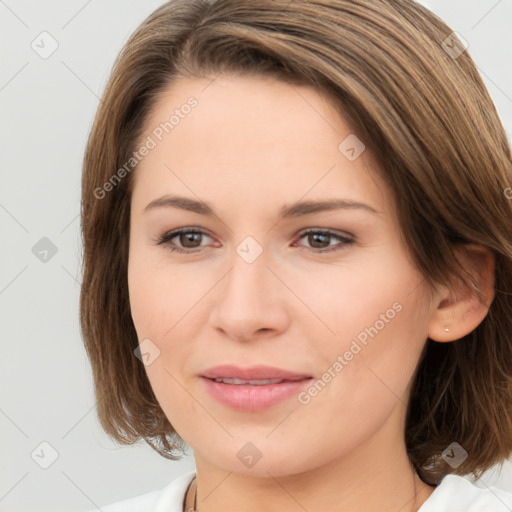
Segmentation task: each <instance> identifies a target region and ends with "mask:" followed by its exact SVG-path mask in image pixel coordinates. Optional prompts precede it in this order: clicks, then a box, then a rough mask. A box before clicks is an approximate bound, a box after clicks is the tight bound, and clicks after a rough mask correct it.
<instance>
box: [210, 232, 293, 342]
mask: <svg viewBox="0 0 512 512" xmlns="http://www.w3.org/2000/svg"><path fill="white" fill-rule="evenodd" d="M270 259H271V258H270V253H269V252H267V251H266V250H265V249H264V248H263V246H262V245H261V244H260V243H259V242H258V241H257V240H256V239H255V238H254V237H246V238H244V239H243V240H242V242H240V243H239V244H238V246H236V247H235V253H234V254H233V255H232V257H231V259H230V271H229V272H228V274H227V275H226V277H225V282H224V284H223V285H222V286H221V288H220V292H219V294H218V297H217V301H216V303H215V306H214V315H213V324H214V327H217V328H221V329H222V330H223V331H224V332H225V333H226V334H229V335H230V336H233V337H236V338H250V337H251V336H252V335H254V334H255V333H256V331H258V330H261V329H265V330H267V329H271V330H276V329H277V330H280V329H282V328H283V327H284V324H285V323H286V319H287V314H286V312H285V309H284V307H283V306H284V304H283V303H282V301H281V299H282V293H280V292H279V290H278V287H279V286H282V283H280V282H279V280H278V279H276V277H275V276H274V275H273V273H272V272H271V271H270V270H269V269H268V268H267V266H271V265H272V264H271V261H270Z"/></svg>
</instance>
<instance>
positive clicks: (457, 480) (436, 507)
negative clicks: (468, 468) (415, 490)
mask: <svg viewBox="0 0 512 512" xmlns="http://www.w3.org/2000/svg"><path fill="white" fill-rule="evenodd" d="M511 510H512V492H511V491H506V490H504V489H499V488H497V487H494V486H485V487H483V488H482V487H478V486H477V485H475V483H473V482H471V481H470V480H468V479H467V478H464V477H462V476H459V475H451V474H450V475H446V476H445V477H444V478H443V479H442V481H441V483H440V484H439V485H438V486H437V487H436V488H435V490H434V492H433V493H432V494H431V495H430V497H429V498H428V499H427V501H425V503H423V505H422V506H421V507H420V509H419V511H418V512H510V511H511Z"/></svg>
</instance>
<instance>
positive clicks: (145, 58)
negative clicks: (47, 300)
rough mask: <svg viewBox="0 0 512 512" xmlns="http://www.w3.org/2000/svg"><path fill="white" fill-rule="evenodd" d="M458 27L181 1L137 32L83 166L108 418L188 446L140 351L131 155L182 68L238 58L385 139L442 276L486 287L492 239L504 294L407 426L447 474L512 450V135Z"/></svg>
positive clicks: (428, 362) (416, 230)
mask: <svg viewBox="0 0 512 512" xmlns="http://www.w3.org/2000/svg"><path fill="white" fill-rule="evenodd" d="M451 34H452V30H451V29H450V28H449V27H448V26H447V25H446V24H445V23H444V22H443V21H442V20H441V19H439V18H438V17H437V16H435V15H434V14H433V13H431V12H430V11H429V10H427V9H425V8H424V7H422V6H421V5H419V4H417V3H415V2H413V1H412V0H393V1H389V0H332V1H324V0H294V1H290V2H287V1H275V0H274V1H273V0H217V1H215V2H207V1H203V0H194V1H192V0H176V1H171V2H167V3H165V4H164V5H162V6H161V7H159V8H158V9H157V10H156V11H155V12H154V13H152V14H151V15H150V16H149V17H148V18H147V19H146V20H145V21H144V22H143V23H142V24H141V25H140V26H139V28H138V29H137V30H136V31H135V32H134V33H133V35H132V36H131V37H130V39H129V40H128V41H127V43H126V44H125V46H124V48H123V49H122V51H121V53H120V55H119V56H118V58H117V60H116V62H115V64H114V68H113V71H112V74H111V77H110V79H109V82H108V84H107V87H106V90H105V92H104V95H103V97H102V100H101V104H100V106H99V108H98V111H97V114H96V118H95V121H94V125H93V127H92V131H91V134H90V137H89V140H88V144H87V148H86V152H85V156H84V164H83V178H82V210H81V222H82V224H81V225H82V237H83V249H84V256H83V279H82V289H81V297H80V322H81V330H82V335H83V339H84V342H85V346H86V349H87V353H88V356H89V358H90V361H91V365H92V370H93V376H94V386H95V396H96V399H97V409H98V416H99V419H100V422H101V425H102V426H103V428H104V429H105V431H106V432H107V433H108V434H109V435H111V436H112V437H113V438H114V439H116V440H117V441H119V442H121V443H123V444H131V443H134V442H135V441H137V440H139V439H141V438H142V439H144V440H145V441H146V442H147V443H148V444H149V445H150V446H151V447H153V448H154V449H155V450H157V451H158V452H159V453H160V454H161V455H163V456H164V457H167V458H170V459H173V460H174V459H178V458H180V454H183V453H185V452H184V451H183V450H184V447H185V444H184V443H183V441H182V440H181V438H180V437H179V435H178V434H177V433H176V431H175V430H174V429H173V427H172V425H171V424H170V422H169V421H168V419H167V418H166V416H165V414H164V413H163V411H162V409H161V407H160V405H159V404H158V401H157V399H156V397H155V395H154V393H153V391H152V388H151V386H150V383H149V380H148V377H147V375H146V372H145V368H144V366H143V365H142V364H141V362H140V361H139V360H138V359H137V358H136V357H135V356H134V350H135V349H136V347H137V346H138V340H137V335H136V331H135V328H134V325H133V322H132V318H131V314H130V303H129V295H128V284H127V262H128V247H129V245H128V244H129V222H130V213H129V212H130V200H131V189H132V182H133V177H134V173H133V172H129V171H127V172H123V173H119V169H121V168H122V167H123V165H124V164H125V163H126V162H127V161H128V160H129V159H130V156H131V155H132V154H133V151H134V150H135V148H136V147H137V143H138V142H139V140H140V137H141V136H142V127H143V126H144V121H145V120H146V119H147V116H148V113H149V112H150V110H151V109H152V108H153V107H154V105H155V103H156V101H157V100H158V98H159V95H160V94H161V93H162V92H163V91H165V90H166V89H167V88H168V87H169V86H170V85H171V84H172V83H173V81H174V80H176V79H177V78H178V77H179V76H191V77H212V78H213V77H215V76H216V75H218V74H220V73H224V72H226V73H237V74H242V75H256V74H258V75H266V76H272V77H275V78H278V79H280V80H283V81H286V82H288V83H291V84H292V83H293V84H304V85H313V86H315V87H316V88H317V90H318V91H319V92H321V93H325V94H327V95H328V96H329V98H331V101H332V104H333V105H335V106H336V107H337V108H339V112H340V113H341V114H343V116H345V118H346V119H347V120H349V121H350V126H351V127H352V128H353V130H354V133H357V134H358V137H359V138H360V139H361V140H363V141H364V144H365V145H366V146H367V148H368V149H369V150H371V151H372V153H373V154H374V155H375V157H376V159H377V161H378V163H379V167H380V169H379V172H381V173H382V177H383V178H384V180H385V182H386V183H387V185H389V187H390V190H391V191H392V193H393V196H394V199H395V200H396V204H397V214H398V223H399V227H400V232H401V234H402V236H403V240H404V243H405V245H406V247H407V250H408V251H410V253H411V254H412V256H413V260H414V263H415V265H416V266H417V268H418V269H419V270H420V271H421V273H422V274H423V276H424V277H425V280H426V282H427V283H428V284H429V285H430V286H429V289H433V287H434V286H436V285H437V284H446V283H450V282H452V281H451V279H452V278H453V276H459V277H460V278H461V279H463V280H464V281H465V282H466V283H468V284H469V285H470V286H472V288H473V289H474V290H475V293H477V294H479V290H478V288H477V283H476V282H475V281H472V280H471V277H470V274H469V273H467V272H464V269H462V268H461V267H460V265H459V264H458V260H457V259H456V257H455V254H454V248H455V247H456V246H457V245H460V244H464V243H476V244H480V245H483V246H485V247H487V248H489V249H490V250H491V251H492V253H493V255H494V258H495V298H494V300H493V302H492V304H491V305H490V308H489V311H488V313H487V315H486V317H485V318H484V320H483V321H482V322H481V323H480V325H479V326H478V327H477V328H476V329H474V330H473V331H472V332H471V333H469V334H468V335H466V336H464V337H463V338H461V339H460V340H456V341H453V342H449V343H439V342H435V341H433V340H431V339H430V338H429V339H427V342H426V344H425V348H424V350H423V352H422V356H421V358H420V360H419V363H418V367H417V369H416V373H415V375H414V381H413V384H412V388H411V394H410V399H409V404H408V410H407V419H406V430H405V442H406V447H407V451H408V453H409V457H410V460H411V461H412V463H413V464H414V466H415V468H416V470H417V471H418V473H419V475H420V476H421V477H422V479H423V480H424V481H425V482H427V483H430V484H433V485H436V484H438V483H439V482H440V480H441V479H442V478H443V477H444V476H445V475H446V474H448V473H455V474H460V475H463V474H469V473H474V474H475V475H476V476H477V477H478V476H481V473H483V472H484V471H486V470H487V469H489V468H491V467H492V466H493V465H495V464H497V463H500V464H502V463H503V461H504V460H505V459H506V458H508V457H509V456H510V454H511V453H512V201H511V200H509V199H507V197H506V194H505V191H506V190H510V189H509V187H510V186H511V185H512V161H511V160H512V159H511V151H510V146H509V143H508V141H507V138H506V135H505V131H504V129H503V126H502V124H501V122H500V119H499V117H498V114H497V112H496V109H495V106H494V104H493V102H492V100H491V98H490V97H489V94H488V92H487V90H486V88H485V86H484V84H483V82H482V80H481V78H480V76H479V74H478V72H477V70H476V67H475V65H474V63H473V61H472V60H471V58H470V56H469V55H468V52H467V51H463V50H464V48H463V47H462V46H461V44H462V43H460V42H459V40H457V39H456V38H455V37H454V36H453V35H451ZM447 38H448V39H447ZM443 42H444V43H443ZM447 42H448V44H447ZM450 48H451V49H453V48H455V51H456V53H454V50H450ZM461 52H462V53H461ZM459 53H460V55H458V54H459ZM199 108H200V107H199ZM125 170H126V167H125ZM134 172H135V171H134ZM116 173H117V177H114V175H116ZM121 175H122V179H121V178H120V176H121ZM107 182H108V183H110V184H111V185H109V186H108V187H105V186H104V184H105V183H107ZM98 191H101V193H100V192H98ZM479 297H481V295H479ZM452 442H457V443H459V444H460V445H461V446H462V448H463V449H464V450H466V452H467V453H468V458H467V459H466V460H465V461H464V462H463V463H462V464H461V465H460V466H459V467H457V468H452V467H450V466H449V465H448V464H447V463H446V462H445V461H444V460H443V458H442V457H441V455H442V452H443V451H444V450H445V449H446V448H447V447H448V446H449V445H450V444H451V443H452Z"/></svg>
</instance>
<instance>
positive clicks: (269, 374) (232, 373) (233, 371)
mask: <svg viewBox="0 0 512 512" xmlns="http://www.w3.org/2000/svg"><path fill="white" fill-rule="evenodd" d="M201 377H206V378H207V379H223V378H232V379H241V380H259V379H262V380H264V379H282V380H302V379H306V378H310V377H311V375H308V374H306V373H296V372H291V371H288V370H283V369H282V368H276V367H273V366H263V365H258V366H251V367H250V368H239V367H238V366H233V365H229V364H224V365H220V366H214V367H213V368H208V369H207V370H205V371H204V372H202V373H201Z"/></svg>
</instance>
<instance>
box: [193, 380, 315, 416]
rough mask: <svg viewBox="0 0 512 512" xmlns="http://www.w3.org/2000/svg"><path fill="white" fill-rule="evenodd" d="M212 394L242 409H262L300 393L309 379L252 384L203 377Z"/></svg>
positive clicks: (232, 406)
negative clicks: (217, 380) (227, 382)
mask: <svg viewBox="0 0 512 512" xmlns="http://www.w3.org/2000/svg"><path fill="white" fill-rule="evenodd" d="M202 379H203V381H204V382H205V383H206V389H207V390H208V392H209V393H210V395H211V396H212V397H213V398H215V399H216V400H217V401H219V402H220V403H221V404H223V405H227V406H228V407H231V408H233V409H237V410H240V411H251V412H256V411H262V410H263V409H267V408H268V407H272V406H273V405H275V404H277V403H279V402H281V401H283V400H285V399H287V398H289V397H291V396H293V395H297V394H298V393H300V391H301V390H302V389H303V388H305V387H306V386H307V385H308V383H309V381H310V380H311V379H310V378H309V379H302V380H296V381H285V382H280V383H278V384H264V385H262V386H251V385H250V384H247V385H245V384H224V383H222V382H215V381H213V380H211V379H207V378H205V377H202Z"/></svg>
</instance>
